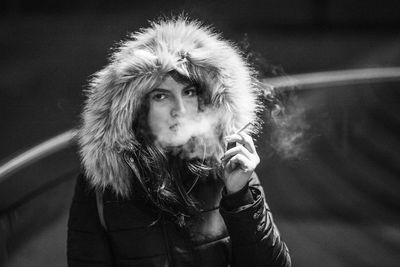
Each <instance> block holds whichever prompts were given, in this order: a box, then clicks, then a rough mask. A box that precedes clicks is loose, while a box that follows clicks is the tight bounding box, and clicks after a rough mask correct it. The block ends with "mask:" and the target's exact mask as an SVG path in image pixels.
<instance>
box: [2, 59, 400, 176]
mask: <svg viewBox="0 0 400 267" xmlns="http://www.w3.org/2000/svg"><path fill="white" fill-rule="evenodd" d="M387 81H400V67H390V68H366V69H351V70H341V71H325V72H313V73H306V74H296V75H290V76H285V77H276V78H268V79H263V82H264V83H265V84H267V85H269V86H273V87H274V88H284V87H292V86H296V87H307V88H315V87H323V86H338V85H343V84H362V83H371V82H387ZM75 135H76V130H75V129H71V130H68V131H66V132H64V133H62V134H59V135H57V136H55V137H53V138H51V139H49V140H47V141H44V142H42V143H40V144H38V145H36V146H35V147H33V148H31V149H28V150H26V151H24V152H22V153H20V154H19V155H17V156H15V157H13V158H12V159H10V160H8V161H6V162H4V163H0V182H2V181H3V180H4V179H5V178H6V177H7V176H9V175H10V174H11V173H14V172H16V171H18V170H20V169H22V168H24V167H25V166H29V165H30V164H32V163H34V162H36V161H38V160H39V159H41V158H43V157H46V156H47V155H51V154H53V153H55V152H58V151H61V150H62V149H64V148H66V147H68V146H70V145H71V144H72V143H73V139H74V136H75Z"/></svg>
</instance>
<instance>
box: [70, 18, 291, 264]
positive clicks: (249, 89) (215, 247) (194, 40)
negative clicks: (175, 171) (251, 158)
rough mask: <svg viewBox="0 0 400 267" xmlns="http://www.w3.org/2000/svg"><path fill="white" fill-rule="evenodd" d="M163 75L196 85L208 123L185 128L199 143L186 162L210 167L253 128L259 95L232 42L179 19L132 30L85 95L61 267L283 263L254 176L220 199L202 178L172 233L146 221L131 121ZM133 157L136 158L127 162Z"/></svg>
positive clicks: (217, 186) (213, 184)
mask: <svg viewBox="0 0 400 267" xmlns="http://www.w3.org/2000/svg"><path fill="white" fill-rule="evenodd" d="M171 71H174V72H177V73H179V75H182V76H183V77H186V78H187V79H188V80H190V81H193V83H194V84H196V85H198V86H199V88H201V92H202V96H201V101H199V110H198V113H199V116H202V117H204V118H206V119H207V121H208V122H209V123H211V122H210V120H212V121H214V122H213V123H211V124H210V125H209V127H202V128H204V129H202V128H201V127H198V128H195V129H194V132H193V135H192V136H196V138H199V140H203V141H204V142H199V143H198V144H199V147H197V148H199V149H198V150H199V151H197V149H194V151H196V152H198V153H197V155H192V156H193V157H197V158H202V159H206V158H207V159H214V160H215V161H216V162H217V161H218V160H219V159H220V158H221V156H222V155H223V154H224V147H225V144H224V142H223V140H224V138H225V137H227V136H229V135H231V134H233V133H235V132H236V131H238V130H239V129H240V128H242V127H243V126H244V125H246V124H248V123H249V122H250V123H251V124H250V125H251V126H250V127H248V128H246V129H245V130H243V132H245V133H247V134H249V135H251V134H255V133H257V132H258V130H259V129H260V119H259V117H258V114H260V111H261V110H262V109H263V106H262V104H261V102H260V101H259V97H260V96H261V95H264V94H260V92H261V91H260V90H261V88H260V83H258V82H257V81H256V79H255V75H254V73H253V70H252V68H251V67H250V66H249V64H248V63H247V62H246V60H245V58H244V57H243V56H242V54H241V53H240V52H239V51H238V50H237V48H236V47H235V46H234V45H233V44H232V43H230V42H228V41H225V40H224V39H223V38H222V37H221V36H220V35H218V34H216V33H215V32H213V31H212V30H211V29H210V28H209V27H203V26H201V24H200V23H198V22H191V21H188V20H187V19H185V18H178V19H173V20H162V21H159V22H155V23H152V24H151V26H150V27H149V28H146V29H142V30H141V31H140V32H136V33H134V34H133V35H132V36H131V38H128V40H126V41H124V42H122V43H121V44H120V46H119V47H118V48H117V49H115V50H114V52H113V54H112V56H111V57H110V62H109V64H108V65H107V66H105V67H104V68H103V69H102V70H100V71H98V72H97V73H96V74H95V75H93V77H92V80H91V82H90V84H89V86H88V88H87V90H86V91H85V93H86V96H87V98H86V101H85V104H84V109H83V112H82V125H81V128H80V130H79V134H78V143H79V148H80V156H81V161H82V166H83V173H84V174H82V175H81V176H80V177H79V179H78V182H77V186H76V192H75V196H74V200H73V203H72V206H71V213H70V219H69V230H68V260H69V265H70V266H207V267H211V266H228V265H231V266H288V265H290V259H289V255H288V252H287V248H286V245H285V244H284V243H283V242H282V241H281V240H280V237H279V232H278V230H277V228H276V226H275V225H274V223H273V220H272V216H271V213H270V211H269V209H268V206H267V205H266V203H265V198H264V193H263V191H262V188H261V186H260V184H259V181H258V179H257V178H256V177H253V178H252V180H251V182H250V185H249V186H247V187H244V188H243V190H241V191H239V192H237V193H235V194H233V195H229V196H226V195H225V194H224V193H223V184H222V183H221V182H220V180H219V179H216V178H213V177H202V178H201V179H200V180H199V182H198V184H197V185H196V187H195V188H194V189H193V190H192V191H191V192H190V194H192V197H193V199H196V200H197V201H198V202H199V203H200V204H201V205H202V208H203V213H202V216H201V218H200V219H195V220H192V222H191V223H190V222H189V223H188V224H187V227H186V228H180V227H178V226H176V224H175V223H173V222H172V221H170V220H169V219H168V217H166V216H164V215H163V216H161V217H160V220H159V221H158V222H157V223H155V224H151V223H152V222H154V221H155V220H157V219H158V215H159V214H160V213H159V211H158V210H157V208H154V205H152V202H151V201H149V199H150V198H149V195H148V194H147V193H146V187H143V186H142V185H143V184H141V180H140V176H141V175H140V173H138V171H135V169H137V167H138V166H137V164H135V159H141V158H142V156H143V154H141V153H144V152H143V151H144V150H143V149H142V147H141V145H144V144H141V141H139V140H141V139H140V138H138V136H136V135H139V134H138V133H139V132H138V128H139V127H140V126H137V125H136V124H135V123H134V122H135V121H137V120H139V119H140V118H141V119H143V118H142V117H143V116H144V115H146V114H144V113H143V108H141V107H143V106H144V104H145V102H144V101H147V100H146V96H147V95H148V94H149V92H151V90H153V89H154V88H156V87H157V86H158V85H159V84H160V82H161V81H162V80H163V79H164V78H165V77H166V76H167V75H169V73H170V72H171ZM200 102H201V103H200ZM200 106H201V107H200ZM143 121H145V120H143ZM192 130H193V129H192ZM200 130H203V131H206V132H207V134H206V133H202V132H201V131H200ZM208 135H210V136H208ZM209 140H214V142H209ZM200 144H202V145H200ZM202 149H203V150H202ZM125 152H126V153H125ZM206 152H207V153H206ZM132 153H136V155H137V156H136V157H135V158H131V157H130V158H126V155H131V154H132ZM192 156H191V157H192ZM132 171H133V172H132ZM149 171H151V170H149ZM183 178H185V177H183ZM187 179H190V177H188V178H187ZM175 182H176V181H175ZM96 192H102V195H101V196H100V194H99V193H97V194H96ZM103 192H104V194H103ZM180 194H181V192H180ZM150 196H151V194H150ZM181 196H182V194H181ZM150 200H151V199H150ZM97 203H99V204H97ZM98 210H99V212H98ZM98 214H100V216H99V215H98ZM100 221H102V222H104V225H106V227H107V231H105V230H104V229H103V227H102V224H101V223H100Z"/></svg>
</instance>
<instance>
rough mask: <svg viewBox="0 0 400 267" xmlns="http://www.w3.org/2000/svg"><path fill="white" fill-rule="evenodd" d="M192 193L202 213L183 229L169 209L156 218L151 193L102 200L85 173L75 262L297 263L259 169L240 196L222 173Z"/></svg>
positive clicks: (71, 246)
mask: <svg viewBox="0 0 400 267" xmlns="http://www.w3.org/2000/svg"><path fill="white" fill-rule="evenodd" d="M136 188H139V186H137V187H136ZM191 194H192V197H194V198H196V199H197V200H198V201H199V202H200V203H202V210H203V211H202V215H201V219H200V220H195V221H194V222H193V224H191V225H190V226H189V227H187V228H180V227H178V226H177V225H176V224H175V223H173V222H172V221H170V220H169V219H168V218H166V217H164V216H162V217H161V219H160V220H159V221H158V223H156V224H153V225H152V222H154V221H155V220H157V218H158V213H157V212H154V210H152V209H151V208H150V207H151V206H150V205H149V203H148V202H146V199H145V198H143V192H141V193H140V192H139V191H136V192H135V195H136V197H133V198H132V199H130V200H127V199H118V198H117V197H115V194H114V193H113V192H112V191H111V190H106V191H105V193H104V195H103V198H102V201H100V202H103V204H96V203H97V202H96V193H95V191H94V190H93V189H91V188H90V186H89V184H88V182H87V179H86V178H85V177H84V175H80V176H79V177H78V181H77V184H76V191H75V196H74V199H73V202H72V206H71V211H70V219H69V223H68V264H69V266H70V267H73V266H82V267H83V266H99V267H100V266H121V267H122V266H207V267H213V266H290V265H291V263H290V256H289V252H288V249H287V247H286V245H285V243H284V242H283V241H282V240H281V239H280V236H279V232H278V229H277V228H276V226H275V224H274V222H273V219H272V214H271V212H270V210H269V207H268V205H267V203H266V202H265V196H264V193H263V190H262V187H261V185H260V184H259V180H258V178H257V176H256V175H253V177H252V178H251V181H250V183H249V186H248V187H245V188H244V189H243V190H241V191H239V192H237V193H235V194H234V195H228V196H227V195H225V194H224V191H223V184H222V182H220V181H219V180H218V179H214V178H209V179H208V180H204V181H200V182H199V183H198V184H197V185H196V187H195V189H194V190H193V191H192V193H191ZM247 194H250V198H251V199H250V200H249V197H248V196H246V195H247ZM221 196H222V199H221ZM100 202H99V203H100ZM244 203H247V204H244ZM242 204H244V205H242ZM97 205H100V206H99V207H96V206H97ZM238 205H239V206H238ZM98 208H100V212H98ZM101 208H103V209H102V211H101ZM99 214H100V216H99ZM101 214H103V215H101ZM99 217H102V219H103V220H104V223H105V225H106V227H107V230H105V229H104V228H103V226H102V224H101V222H100V220H101V219H100V218H99Z"/></svg>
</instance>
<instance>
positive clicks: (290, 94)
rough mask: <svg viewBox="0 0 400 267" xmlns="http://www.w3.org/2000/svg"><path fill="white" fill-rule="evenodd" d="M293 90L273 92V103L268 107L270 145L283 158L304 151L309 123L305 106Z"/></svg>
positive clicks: (294, 156) (293, 156) (298, 154)
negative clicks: (279, 93)
mask: <svg viewBox="0 0 400 267" xmlns="http://www.w3.org/2000/svg"><path fill="white" fill-rule="evenodd" d="M295 93H296V92H295V90H290V91H286V93H284V94H281V95H278V93H277V92H274V93H273V95H271V97H273V98H274V105H273V106H272V108H270V111H271V112H270V114H269V116H267V117H269V119H270V120H271V122H272V123H271V135H270V137H271V141H270V142H271V146H272V147H273V148H274V149H275V150H276V151H277V153H278V154H279V155H281V156H282V157H284V158H296V157H299V156H300V155H301V154H303V153H304V152H305V148H306V145H307V144H308V143H309V141H310V140H307V139H308V137H307V136H308V135H307V134H306V133H307V130H309V129H310V125H309V124H308V123H307V121H306V108H305V106H304V104H303V103H302V102H301V101H300V100H299V98H298V97H297V96H296V95H295Z"/></svg>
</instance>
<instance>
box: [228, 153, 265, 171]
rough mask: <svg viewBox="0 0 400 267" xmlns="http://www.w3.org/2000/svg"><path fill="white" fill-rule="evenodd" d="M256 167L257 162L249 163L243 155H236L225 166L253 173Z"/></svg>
mask: <svg viewBox="0 0 400 267" xmlns="http://www.w3.org/2000/svg"><path fill="white" fill-rule="evenodd" d="M256 165H257V162H253V161H251V160H250V159H248V158H247V157H246V156H244V155H243V154H236V155H235V156H233V157H232V158H231V159H230V160H229V161H228V163H227V164H226V166H227V167H228V168H231V169H236V167H237V166H239V168H241V169H242V170H243V171H245V172H249V171H254V169H255V168H256Z"/></svg>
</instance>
